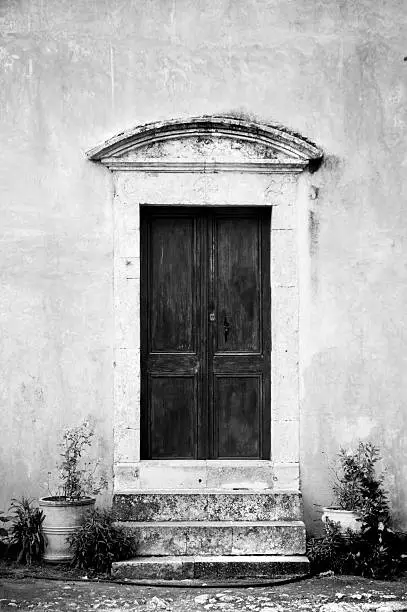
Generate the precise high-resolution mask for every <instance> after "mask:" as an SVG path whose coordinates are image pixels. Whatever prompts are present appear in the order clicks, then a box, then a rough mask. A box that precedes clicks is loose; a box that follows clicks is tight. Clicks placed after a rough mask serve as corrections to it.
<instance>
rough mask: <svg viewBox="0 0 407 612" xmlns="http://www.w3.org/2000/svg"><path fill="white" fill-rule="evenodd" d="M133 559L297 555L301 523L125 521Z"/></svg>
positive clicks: (302, 535)
mask: <svg viewBox="0 0 407 612" xmlns="http://www.w3.org/2000/svg"><path fill="white" fill-rule="evenodd" d="M117 524H118V525H121V526H124V527H126V529H127V530H128V531H129V532H130V533H131V534H132V535H133V537H134V539H135V541H136V542H137V555H138V556H142V557H149V556H180V555H201V556H210V555H301V554H304V553H305V526H304V523H303V522H302V521H171V522H170V521H156V522H154V523H153V522H149V521H145V522H132V521H127V522H124V523H121V522H119V521H118V523H117Z"/></svg>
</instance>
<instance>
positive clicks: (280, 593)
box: [0, 572, 407, 612]
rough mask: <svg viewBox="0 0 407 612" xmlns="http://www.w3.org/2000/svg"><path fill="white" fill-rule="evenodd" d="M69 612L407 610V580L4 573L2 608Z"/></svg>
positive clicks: (0, 587) (0, 584)
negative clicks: (118, 578) (258, 582)
mask: <svg viewBox="0 0 407 612" xmlns="http://www.w3.org/2000/svg"><path fill="white" fill-rule="evenodd" d="M12 609H16V610H26V611H28V610H41V611H42V610H44V611H45V610H49V611H50V612H56V611H58V612H64V611H68V610H69V611H73V610H80V612H90V611H95V610H97V611H98V612H102V611H107V610H109V611H110V612H112V611H113V612H115V611H119V610H120V611H122V610H126V611H129V612H131V611H137V612H144V611H145V612H152V611H154V610H163V611H164V612H165V611H166V610H167V612H171V611H174V612H195V611H196V612H207V611H209V612H218V611H222V612H232V611H234V610H245V611H246V610H248V611H253V612H298V611H305V612H306V611H307V610H310V611H312V612H393V611H396V610H397V611H398V612H400V611H402V610H404V611H406V612H407V579H403V580H398V581H395V582H381V581H373V580H367V579H362V578H356V577H350V576H341V577H339V576H324V577H315V578H309V579H306V580H303V581H301V582H293V583H289V584H283V585H278V586H272V587H270V586H268V587H265V586H262V587H246V588H241V587H236V588H205V587H200V588H185V587H182V588H179V587H172V586H156V587H152V586H138V585H134V584H115V583H111V582H93V581H90V580H89V579H86V578H85V577H82V579H81V580H72V579H70V580H50V579H44V578H41V577H39V575H37V577H36V578H34V577H22V574H21V572H20V573H18V572H8V573H6V572H3V577H2V576H1V574H0V610H12Z"/></svg>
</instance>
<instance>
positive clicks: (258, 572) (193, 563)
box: [112, 555, 309, 581]
mask: <svg viewBox="0 0 407 612" xmlns="http://www.w3.org/2000/svg"><path fill="white" fill-rule="evenodd" d="M308 573H309V561H308V559H307V557H305V556H303V555H300V556H285V557H281V556H275V555H272V556H271V555H268V556H263V557H258V556H255V555H245V556H234V557H230V556H216V557H214V556H201V555H200V556H176V557H175V556H174V557H144V558H137V559H131V560H129V561H116V562H115V563H113V567H112V574H113V576H115V577H116V578H122V579H129V580H208V581H212V580H213V581H221V580H229V581H231V580H233V579H235V580H245V579H246V580H247V579H250V578H252V579H253V578H255V579H256V578H257V579H263V580H264V579H269V580H273V579H283V578H286V579H287V578H297V577H300V576H305V575H307V574H308Z"/></svg>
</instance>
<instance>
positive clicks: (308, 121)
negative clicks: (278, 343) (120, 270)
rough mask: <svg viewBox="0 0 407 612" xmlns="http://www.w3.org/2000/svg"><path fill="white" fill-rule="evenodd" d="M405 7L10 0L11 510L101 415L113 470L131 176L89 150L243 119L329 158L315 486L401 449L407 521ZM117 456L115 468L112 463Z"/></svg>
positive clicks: (6, 89)
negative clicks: (344, 454)
mask: <svg viewBox="0 0 407 612" xmlns="http://www.w3.org/2000/svg"><path fill="white" fill-rule="evenodd" d="M403 4H404V3H403V2H402V0H393V1H392V2H380V3H379V2H371V0H357V1H356V0H355V1H350V0H348V1H346V0H344V1H340V2H339V1H338V0H320V1H319V2H318V1H315V0H312V1H311V0H295V1H291V2H290V1H287V0H280V1H279V0H268V1H265V0H263V1H261V0H252V1H247V0H244V1H243V0H233V1H230V2H227V1H226V0H219V1H217V2H209V1H208V2H202V1H201V2H197V1H191V0H189V1H187V0H173V1H164V0H161V1H160V0H152V1H149V2H145V1H141V0H139V1H135V2H128V1H127V0H74V1H72V0H60V1H59V2H51V1H50V0H32V1H31V2H29V1H18V0H14V1H11V0H3V1H2V2H1V3H0V142H1V147H0V205H1V236H2V249H1V257H0V276H1V281H2V282H1V291H0V325H1V329H0V345H1V348H0V350H1V379H0V394H1V395H0V397H1V406H0V410H1V414H0V422H1V445H0V481H1V483H2V487H1V489H0V508H1V507H4V505H6V504H7V503H8V501H9V499H10V497H11V496H14V495H20V494H21V493H23V492H26V493H29V494H30V495H32V496H35V495H40V494H45V493H46V489H45V488H43V487H42V483H43V482H45V480H46V476H47V472H48V470H49V469H52V468H53V466H54V464H55V461H56V459H57V456H56V452H57V449H56V441H57V440H56V432H58V431H59V429H60V428H61V427H62V425H64V424H69V423H76V422H77V421H78V420H79V419H80V418H81V416H92V417H93V419H94V421H95V423H96V430H97V434H98V448H97V449H96V451H95V452H96V453H97V454H98V455H100V456H102V457H103V461H104V463H105V465H106V466H107V467H108V466H110V465H111V463H112V417H113V415H112V405H113V403H112V388H113V383H112V362H113V352H112V346H113V321H112V313H113V306H112V303H113V302H112V286H113V285H112V240H113V230H112V214H111V210H112V208H111V200H112V182H111V178H110V176H109V173H108V171H107V170H105V169H103V168H100V167H98V166H97V165H95V164H92V163H90V162H87V161H85V159H84V156H83V151H84V150H85V149H86V148H88V147H90V146H92V145H93V144H95V143H96V142H98V141H100V140H103V139H104V138H105V137H107V136H108V135H111V134H113V133H115V132H118V131H120V130H122V129H124V128H127V127H129V126H132V125H134V124H138V123H145V122H148V121H153V120H160V119H168V118H172V117H182V116H190V115H200V114H216V113H238V114H240V113H243V114H246V115H249V116H251V117H253V118H255V119H257V120H260V121H264V122H270V121H271V122H279V123H281V124H283V125H285V126H287V127H289V128H292V129H295V130H297V131H299V132H301V133H302V134H304V135H305V136H307V137H309V138H311V139H312V140H313V141H314V142H316V143H317V144H318V145H319V146H321V147H322V148H323V149H324V151H325V153H326V159H325V163H324V165H323V167H322V168H321V169H320V170H319V171H318V173H317V174H315V175H313V177H312V178H311V183H312V184H313V185H314V186H315V189H311V192H312V193H313V194H314V198H315V199H310V200H309V208H308V210H303V211H302V217H301V218H302V221H303V223H302V227H303V231H302V233H301V256H300V282H301V294H300V303H301V363H300V367H301V374H302V382H301V409H302V440H301V448H302V451H301V452H302V486H303V493H304V497H305V502H306V508H307V516H308V521H309V524H310V525H312V520H313V518H314V515H313V514H312V512H311V511H312V508H313V504H314V503H320V502H326V501H329V500H330V491H329V462H330V461H331V460H332V458H333V457H334V455H335V453H336V452H337V449H338V446H339V445H340V444H352V443H355V441H356V440H357V438H358V437H369V438H371V439H373V440H374V441H376V442H377V443H378V444H379V445H380V446H381V448H382V450H383V454H384V459H385V461H384V463H385V464H386V465H387V467H388V482H389V486H390V487H391V490H392V495H393V507H394V512H395V516H396V517H397V519H398V523H399V525H400V526H404V527H406V528H407V507H406V496H407V459H406V457H407V434H406V433H405V432H407V410H406V408H405V397H406V396H407V388H406V387H407V382H405V381H404V373H405V371H406V361H407V330H406V324H405V322H404V321H405V303H406V300H407V289H406V287H407V285H406V282H405V281H406V276H407V272H406V264H407V223H406V215H405V212H404V211H405V203H404V200H405V198H406V195H407V173H406V169H405V166H404V165H403V164H405V163H406V162H405V159H406V139H405V129H406V123H407V116H406V112H407V111H406V109H407V105H406V97H407V96H406V86H405V83H406V79H407V73H406V70H407V64H405V63H404V62H403V57H404V55H406V48H405V44H404V43H405V36H404V33H405V27H406V17H405V7H404V6H403ZM108 469H109V468H108Z"/></svg>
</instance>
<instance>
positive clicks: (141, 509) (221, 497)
mask: <svg viewBox="0 0 407 612" xmlns="http://www.w3.org/2000/svg"><path fill="white" fill-rule="evenodd" d="M113 509H114V511H115V512H116V516H117V519H118V520H120V521H175V520H177V521H241V520H243V521H289V520H301V519H302V501H301V495H300V493H298V492H295V493H294V492H293V493H290V492H281V493H278V492H273V491H241V490H240V491H233V490H232V491H228V492H225V491H212V492H205V493H203V492H198V491H183V492H175V491H174V492H165V493H164V492H162V491H161V492H158V491H154V492H151V491H148V492H147V491H141V492H139V493H116V495H115V496H114V498H113Z"/></svg>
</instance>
